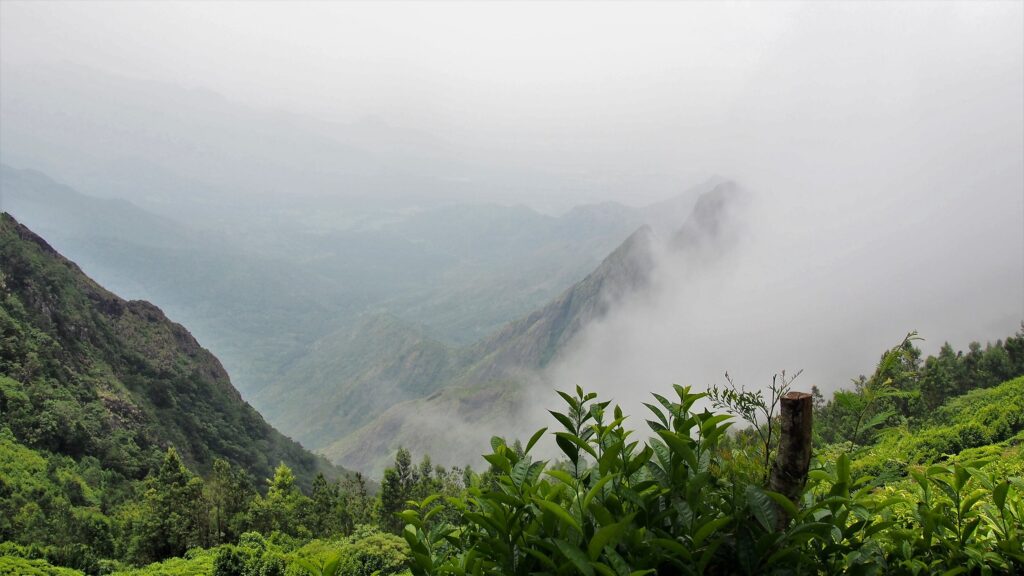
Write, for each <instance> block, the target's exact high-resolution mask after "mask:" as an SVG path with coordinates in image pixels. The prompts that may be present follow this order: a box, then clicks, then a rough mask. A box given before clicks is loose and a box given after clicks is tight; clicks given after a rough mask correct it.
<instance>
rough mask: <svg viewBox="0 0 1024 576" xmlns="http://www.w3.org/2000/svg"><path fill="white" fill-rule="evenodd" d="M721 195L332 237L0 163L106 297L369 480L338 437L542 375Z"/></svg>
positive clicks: (408, 222) (476, 216)
mask: <svg viewBox="0 0 1024 576" xmlns="http://www.w3.org/2000/svg"><path fill="white" fill-rule="evenodd" d="M722 184H723V181H721V180H712V181H709V182H707V183H705V184H703V185H701V186H698V187H696V188H693V189H691V190H688V191H686V192H684V193H682V194H680V195H678V196H677V197H676V198H674V199H672V200H670V201H667V202H664V203H660V204H657V205H652V206H648V207H642V208H631V207H627V206H623V205H620V204H615V203H606V204H599V205H587V206H579V207H577V208H575V209H573V210H570V211H569V212H567V213H566V214H564V215H562V216H560V217H552V216H545V215H542V214H539V213H537V212H535V211H533V210H530V209H528V208H525V207H504V206H498V205H486V204H478V205H460V204H453V205H447V206H439V207H437V208H432V209H427V210H420V211H414V212H412V213H410V214H406V215H403V216H401V217H396V218H391V219H386V220H376V221H375V222H373V223H372V224H370V223H368V222H369V221H363V224H359V225H353V226H350V227H349V228H346V229H336V228H331V227H328V228H316V227H313V228H303V227H302V226H303V223H304V221H303V222H291V223H289V222H288V221H287V219H286V218H284V219H283V220H282V222H279V223H278V224H277V225H275V226H273V227H269V228H266V229H263V228H260V227H259V225H253V228H251V229H248V230H238V229H231V230H227V229H226V230H223V231H219V230H211V229H202V228H197V227H195V226H193V225H191V224H190V223H183V222H179V221H178V220H177V219H174V218H169V217H167V216H160V215H156V214H154V213H152V212H150V211H148V210H145V209H142V208H140V207H138V206H136V205H134V204H132V203H129V202H126V201H122V200H112V199H101V198H95V197H91V196H88V195H84V194H81V193H79V192H77V191H75V190H74V189H72V188H70V187H68V186H65V185H62V184H59V183H57V182H55V181H53V180H52V179H50V178H48V177H47V176H45V175H44V174H42V173H39V172H37V171H32V170H22V169H16V168H13V167H10V166H0V194H2V202H3V208H4V209H5V210H8V211H9V212H11V213H12V214H14V215H15V216H16V217H18V218H19V219H21V220H22V221H24V222H26V223H27V224H29V225H30V226H32V228H33V229H35V230H38V231H40V232H41V233H43V234H44V235H45V236H46V237H47V238H48V240H50V241H51V242H52V243H53V244H54V246H56V247H57V248H58V249H59V250H61V251H62V252H64V253H66V254H68V255H69V256H70V257H72V258H73V259H74V260H75V261H77V262H79V263H80V265H81V266H82V267H83V268H84V269H85V270H87V271H88V272H89V273H90V274H91V275H93V276H95V277H96V278H98V279H100V280H101V281H102V282H103V283H104V284H106V285H108V286H110V287H111V288H113V289H114V290H115V291H117V292H120V293H123V294H126V295H128V296H129V297H132V298H145V299H148V300H152V301H154V302H158V303H160V305H161V307H163V308H165V309H167V310H168V311H169V313H170V314H172V315H173V316H174V317H176V318H179V319H181V320H182V321H183V322H184V323H186V325H188V326H189V327H190V329H191V330H192V331H193V333H195V334H197V336H198V337H199V339H200V341H202V342H203V343H204V344H205V345H207V346H209V347H210V348H211V349H212V350H214V351H215V352H216V353H217V355H218V357H220V358H222V359H223V361H224V362H225V366H226V367H227V368H228V371H229V372H230V373H231V374H232V377H233V380H234V381H235V382H237V383H238V386H239V388H240V390H242V392H243V394H244V395H245V397H246V398H247V399H248V400H249V401H251V402H252V403H253V405H254V406H255V407H256V408H257V409H258V410H259V411H260V412H261V413H263V414H264V415H265V416H266V417H267V418H268V419H269V420H270V421H271V422H273V423H275V425H277V426H279V427H281V429H282V430H284V431H285V432H286V433H287V434H289V435H292V436H294V437H296V438H297V439H299V440H300V441H302V442H303V443H304V444H306V445H308V446H311V447H315V448H317V449H323V450H325V451H326V452H327V453H329V454H331V455H332V456H335V457H337V458H339V459H341V460H344V461H355V462H364V461H365V462H370V461H371V460H372V461H373V462H374V464H373V466H374V467H379V466H378V464H379V461H380V455H379V454H375V455H373V456H368V457H367V458H368V459H366V460H362V459H354V460H350V458H351V456H350V454H351V453H352V451H351V450H348V449H343V448H341V446H342V445H343V444H344V443H345V442H346V441H347V438H349V437H350V435H352V434H354V433H356V432H357V431H358V430H360V429H362V428H365V427H367V426H372V425H373V422H374V421H375V419H377V418H378V417H381V416H382V415H383V414H384V413H385V412H387V411H388V410H391V409H392V408H393V407H395V406H396V405H398V404H400V403H402V402H406V401H409V400H417V399H424V398H427V397H429V396H431V395H434V394H436V393H439V392H441V391H442V388H443V389H444V390H445V391H446V392H445V394H451V392H450V391H449V390H455V389H456V388H458V387H453V386H452V384H453V383H458V384H459V386H462V387H465V386H468V385H470V383H471V382H477V383H478V384H479V383H480V382H491V381H496V379H498V378H499V377H500V378H511V376H510V374H511V373H512V372H515V371H517V370H522V369H530V370H535V369H537V368H538V367H543V366H544V365H545V364H546V363H547V362H548V361H549V360H550V359H551V357H552V356H553V355H554V354H555V353H556V352H557V350H558V349H560V347H561V346H562V345H564V344H565V342H567V341H568V339H569V338H571V336H572V335H573V334H575V333H576V331H578V330H579V328H580V327H581V326H582V325H584V324H585V323H586V322H587V321H588V320H589V319H590V318H593V317H596V316H599V315H600V314H602V313H603V311H604V309H605V307H606V306H607V305H608V304H607V302H606V300H605V299H606V298H607V297H608V296H609V295H614V294H618V293H620V292H626V291H628V290H630V289H632V288H631V286H632V284H631V283H633V282H642V281H643V280H642V278H643V277H644V273H643V268H644V267H645V266H647V265H648V264H645V263H644V262H645V259H648V258H649V257H648V256H644V254H645V253H646V252H648V251H649V248H650V246H649V244H650V243H651V239H652V237H653V236H655V235H656V233H655V230H657V231H658V232H659V234H657V235H658V236H660V237H665V236H672V235H673V234H676V235H679V234H683V233H682V232H678V231H675V232H674V231H673V230H674V229H675V228H676V227H678V223H679V222H682V221H684V220H686V215H687V214H689V213H691V211H692V210H693V209H694V206H695V203H696V202H697V198H698V197H702V195H703V197H706V198H713V197H716V196H720V192H721V189H722ZM716 190H717V191H718V193H717V194H711V195H710V196H708V194H709V193H710V192H714V191H716ZM706 198H705V199H704V200H703V201H702V202H701V203H700V206H698V208H699V209H700V210H704V211H708V210H710V209H709V208H708V207H707V206H708V205H709V202H710V201H709V200H707V199H706ZM711 211H712V212H713V210H711ZM701 225H702V226H703V225H706V224H701ZM261 232H264V233H263V234H261ZM702 233H703V231H702ZM631 234H632V235H631ZM680 242H682V243H683V244H686V243H687V240H685V239H683V240H680ZM617 245H621V246H620V247H619V248H618V249H616V246H617ZM610 253H611V254H612V256H610V257H608V258H605V255H608V254H610ZM627 255H628V257H627ZM602 259H604V260H603V261H602ZM595 267H596V268H597V270H596V271H594V272H592V273H590V274H589V275H588V270H595ZM566 286H572V288H571V289H569V290H568V291H566ZM599 295H600V296H599ZM531 310H534V312H530V311H531ZM516 318H519V320H516ZM481 378H482V380H481ZM487 388H488V389H489V390H490V391H489V392H488V393H489V394H493V393H494V389H493V387H491V386H487ZM445 397H447V396H445ZM375 442H383V444H382V446H390V448H387V449H388V450H392V449H393V448H394V446H393V445H394V442H393V441H392V440H391V439H389V438H381V439H377V440H375ZM382 449H383V448H382ZM368 454H369V452H368Z"/></svg>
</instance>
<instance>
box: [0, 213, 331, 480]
mask: <svg viewBox="0 0 1024 576" xmlns="http://www.w3.org/2000/svg"><path fill="white" fill-rule="evenodd" d="M0 412H2V413H3V416H4V425H5V426H6V427H9V428H10V430H11V431H12V432H13V433H14V434H15V436H16V437H17V439H18V440H19V441H20V442H23V443H25V444H27V445H29V446H31V447H33V448H36V449H42V450H49V451H52V452H56V453H60V454H66V455H68V456H72V457H74V458H81V457H84V456H89V457H93V458H96V459H97V460H99V461H100V463H101V464H102V465H103V466H104V467H108V468H112V469H114V470H117V471H118V472H120V473H122V474H124V475H125V476H127V477H129V478H141V477H142V475H144V474H145V473H146V471H147V470H149V469H151V468H152V467H153V466H154V465H156V464H158V463H159V462H160V461H161V460H162V457H163V454H162V452H163V451H164V450H165V449H166V448H168V447H170V446H174V447H175V448H176V449H177V450H178V452H179V454H181V456H182V458H183V459H184V460H185V461H186V463H187V464H188V465H189V466H190V467H191V468H192V469H193V470H197V471H199V472H203V473H207V472H209V470H210V469H211V466H212V464H213V460H214V459H215V458H223V459H226V460H228V461H229V462H231V463H233V464H235V465H237V466H240V467H242V468H244V469H245V470H246V471H247V472H249V473H250V474H252V475H253V476H254V477H256V478H266V477H269V476H272V475H273V470H274V468H275V467H276V466H277V465H278V463H280V462H282V461H283V462H285V463H287V464H288V465H289V466H290V467H291V468H292V469H293V470H294V472H295V474H296V476H297V478H298V479H299V482H300V483H301V484H302V485H303V486H306V487H307V488H308V487H309V486H310V485H311V483H312V480H313V477H314V476H315V475H316V473H317V472H321V471H322V472H325V473H326V474H327V475H328V476H337V475H339V474H340V473H341V472H342V471H341V470H339V469H336V468H335V467H333V466H332V465H330V464H329V463H328V462H327V461H326V460H324V459H323V458H319V457H316V456H314V455H313V454H311V453H309V452H307V451H306V450H304V449H303V448H302V447H301V446H299V445H298V444H297V443H295V442H293V441H291V440H289V439H288V438H286V437H285V436H283V435H282V434H280V433H279V432H277V430H275V429H274V428H273V427H272V426H270V425H269V424H267V423H266V421H264V420H263V418H262V417H261V416H260V415H259V414H258V413H257V412H256V411H255V410H254V409H253V408H252V407H251V406H249V405H248V404H247V403H246V402H244V401H243V400H242V398H241V395H240V394H239V393H238V391H237V390H236V389H235V388H234V387H233V386H232V385H231V381H230V379H229V378H228V374H227V372H225V370H224V368H223V367H222V366H221V364H220V362H219V361H218V360H217V358H215V357H214V356H213V355H212V354H211V353H210V352H209V351H207V350H206V349H204V348H202V347H201V346H200V345H199V343H198V342H196V340H195V338H193V337H192V335H191V334H189V332H188V331H187V330H186V329H185V328H184V327H182V326H181V325H179V324H176V323H174V322H172V321H170V320H168V319H167V317H166V316H164V314H163V312H162V311H161V310H160V309H159V308H157V307H156V306H154V305H153V304H150V303H149V302H145V301H140V300H132V301H126V300H123V299H121V298H119V297H118V296H116V295H114V294H112V293H111V292H108V291H107V290H105V289H104V288H102V287H101V286H100V285H98V284H97V283H96V282H94V281H93V280H92V279H90V278H89V277H88V276H86V275H85V274H84V273H83V272H82V271H81V269H80V268H79V267H78V266H76V265H75V264H74V263H72V262H71V261H69V260H67V259H65V258H64V257H62V256H61V255H60V254H59V253H58V252H57V251H56V250H54V249H53V248H52V247H51V246H50V245H49V244H48V243H47V242H46V241H44V240H43V239H42V238H40V237H39V236H37V235H36V234H35V233H33V232H32V231H31V230H29V229H28V228H27V227H25V226H24V225H22V224H20V223H19V222H17V221H16V220H15V219H14V218H13V217H11V216H10V215H9V214H7V213H6V212H5V213H3V214H2V215H0Z"/></svg>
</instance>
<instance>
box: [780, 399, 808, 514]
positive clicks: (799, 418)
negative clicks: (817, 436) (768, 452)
mask: <svg viewBox="0 0 1024 576" xmlns="http://www.w3.org/2000/svg"><path fill="white" fill-rule="evenodd" d="M812 400H813V397H812V396H811V395H810V394H807V393H804V392H789V393H788V394H786V395H785V396H783V397H782V406H781V411H780V416H779V418H780V420H781V425H782V430H781V434H780V437H779V451H778V453H777V454H776V457H775V463H774V464H773V465H772V472H771V479H770V482H769V487H770V488H771V490H772V491H773V492H778V493H780V494H783V495H784V496H786V498H789V499H790V500H791V501H792V502H793V503H794V504H797V503H798V500H799V498H800V494H801V492H803V489H804V485H805V484H806V483H807V470H808V468H809V467H810V465H811V424H812V418H813V411H814V409H813V404H812ZM776 513H777V517H778V522H777V524H776V528H777V529H779V530H784V529H785V528H786V525H787V524H789V516H788V515H787V514H786V512H785V510H783V509H782V507H779V506H777V507H776Z"/></svg>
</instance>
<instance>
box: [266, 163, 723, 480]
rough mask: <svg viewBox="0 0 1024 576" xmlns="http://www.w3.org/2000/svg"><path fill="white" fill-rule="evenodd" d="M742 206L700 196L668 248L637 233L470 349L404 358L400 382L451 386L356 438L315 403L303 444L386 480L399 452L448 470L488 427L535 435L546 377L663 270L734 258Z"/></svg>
mask: <svg viewBox="0 0 1024 576" xmlns="http://www.w3.org/2000/svg"><path fill="white" fill-rule="evenodd" d="M741 196H742V194H741V192H740V191H739V189H738V188H737V187H736V185H735V184H733V183H731V182H722V183H719V184H718V185H717V186H715V187H714V188H712V189H711V190H710V191H708V192H705V193H704V194H703V195H701V197H700V198H699V199H698V201H697V204H696V207H695V208H694V211H693V214H692V216H691V217H690V218H688V219H687V220H686V222H685V223H684V224H683V225H682V226H681V227H680V228H679V230H678V231H677V232H676V234H674V235H672V236H671V237H670V238H669V239H662V240H659V239H658V238H657V237H655V236H654V234H653V233H652V231H651V229H650V228H648V227H642V228H640V229H639V230H637V231H636V232H634V233H633V234H632V235H631V236H630V237H629V238H627V239H626V241H624V242H623V243H622V245H621V246H619V247H618V248H617V249H616V250H615V251H614V252H612V253H611V254H610V255H609V256H608V257H607V258H605V260H604V261H603V262H602V263H601V264H600V266H598V267H597V268H596V269H595V270H594V271H593V272H592V273H591V274H589V275H587V276H586V277H585V278H584V279H583V280H581V281H580V282H578V283H576V284H575V285H573V286H572V287H570V288H569V289H567V290H566V291H565V292H563V293H562V294H561V295H559V296H558V297H557V298H555V299H554V300H552V301H551V302H549V303H548V304H546V305H545V306H543V307H541V308H539V309H538V310H535V311H534V312H532V313H530V314H528V315H527V316H525V317H524V318H521V319H519V320H516V321H514V322H511V323H509V324H507V325H506V326H505V327H504V328H502V329H501V330H499V331H497V332H496V333H494V334H493V335H491V336H489V337H487V338H485V339H483V340H481V341H480V342H478V343H476V344H474V345H472V346H469V347H468V348H465V349H462V350H451V349H440V348H432V349H431V351H432V352H434V354H424V353H423V348H413V349H410V350H408V351H406V353H405V354H401V355H398V356H397V357H396V358H395V359H396V360H397V361H396V362H395V364H393V365H391V366H398V367H400V368H401V372H399V374H400V376H399V380H402V381H406V382H408V381H410V380H411V379H410V378H409V375H410V374H422V370H424V369H425V368H426V369H428V370H429V367H438V366H443V367H444V369H443V370H442V371H441V372H439V373H436V377H437V378H447V382H445V383H444V385H443V386H438V385H437V384H433V385H431V386H425V387H423V388H422V389H419V390H406V391H405V396H406V397H409V396H411V395H413V394H419V398H418V399H415V398H414V399H410V400H406V401H404V402H399V403H398V404H395V405H394V406H391V407H390V408H388V409H387V411H385V412H384V413H383V414H381V415H380V416H378V417H377V418H376V419H374V420H372V421H371V422H369V423H368V424H366V425H364V426H363V427H362V428H360V429H359V430H356V431H355V432H349V431H348V430H346V428H351V424H352V423H353V422H359V421H365V420H367V418H366V417H365V415H364V416H363V417H353V415H352V414H350V413H349V412H348V410H346V408H345V407H344V405H343V404H342V403H339V404H337V405H334V404H332V403H330V402H328V403H320V404H319V405H318V406H315V407H314V406H313V405H312V404H313V403H312V402H310V403H309V404H310V405H309V406H307V408H306V410H304V411H297V414H301V413H303V412H304V413H305V414H307V415H308V414H310V413H313V414H315V415H316V416H315V417H314V418H308V420H307V421H309V422H315V423H317V425H319V426H320V428H319V429H316V428H313V429H311V430H309V431H308V432H304V433H300V434H299V435H300V437H302V438H303V439H304V442H307V443H309V444H310V445H311V446H315V447H316V449H317V450H318V451H319V452H321V453H323V454H326V455H327V456H328V457H330V458H331V459H332V460H334V461H337V462H339V463H343V464H345V465H349V466H354V467H356V468H358V469H364V470H371V471H380V470H382V469H383V467H384V466H385V465H386V464H387V462H388V458H389V456H390V454H392V453H393V452H394V451H395V450H396V449H397V448H399V447H401V446H404V447H406V448H411V449H413V450H414V451H417V452H419V453H429V454H431V455H432V456H433V457H434V458H435V459H436V460H437V461H439V462H441V463H443V464H446V465H455V464H461V463H467V462H474V461H476V458H477V457H476V455H477V454H479V453H480V449H481V446H479V445H477V444H475V443H474V442H473V441H469V440H468V439H469V438H470V436H467V435H466V434H464V432H465V431H466V430H468V429H472V428H474V427H476V426H479V425H482V424H483V423H484V422H486V423H487V425H488V426H490V427H491V428H492V429H494V430H500V431H503V432H505V433H509V434H517V433H518V434H522V433H523V431H524V430H529V429H530V426H531V425H532V424H533V423H534V421H536V420H538V419H540V418H542V415H539V414H538V413H537V412H536V410H531V409H533V408H535V406H533V402H532V400H531V399H530V398H531V395H537V394H540V395H546V394H547V393H549V392H550V390H551V388H550V386H551V385H552V382H551V381H550V375H549V374H547V373H546V368H547V367H548V366H549V365H550V364H551V363H552V362H553V361H554V360H555V359H556V358H557V357H558V356H559V353H560V352H562V351H563V350H565V349H567V348H569V347H571V346H572V345H573V338H574V337H575V336H576V335H578V334H579V333H580V332H581V331H582V330H583V329H584V328H586V327H587V326H588V325H589V324H591V323H592V322H595V321H598V320H600V319H601V318H603V317H604V316H605V315H606V314H607V313H608V311H609V310H611V309H612V308H614V307H618V306H622V305H623V304H624V303H626V302H627V301H629V300H635V299H638V298H643V297H644V295H645V292H646V291H647V288H648V286H649V285H650V282H651V281H652V278H653V276H654V274H655V273H656V266H658V265H662V266H694V265H697V264H699V260H700V258H701V257H703V256H704V253H705V252H706V251H707V250H714V251H722V250H727V249H728V246H729V243H730V236H731V234H732V233H733V232H734V228H735V226H736V223H735V222H734V221H731V213H732V212H733V211H734V210H735V209H737V206H736V204H737V202H739V201H740V200H741V199H742V198H741ZM666 240H668V241H666ZM659 262H660V264H658V263H659ZM372 371H373V369H371V372H372ZM367 380H369V381H372V379H367ZM382 380H383V381H388V380H387V378H385V379H382ZM559 384H560V385H563V386H564V385H565V383H564V382H561V383H559ZM366 393H367V394H369V393H371V392H370V391H369V390H368V391H367V392H366ZM372 393H374V394H379V392H376V391H373V392H372ZM320 398H322V397H320ZM399 398H400V397H397V398H396V400H398V399H399ZM279 400H280V401H284V398H283V397H282V398H280V399H279ZM293 402H294V401H293ZM335 437H340V438H341V439H340V440H337V441H334V442H331V443H329V444H326V445H325V444H324V442H323V439H325V438H327V439H329V438H335ZM438 447H441V449H440V450H439V449H438Z"/></svg>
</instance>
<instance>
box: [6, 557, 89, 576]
mask: <svg viewBox="0 0 1024 576" xmlns="http://www.w3.org/2000/svg"><path fill="white" fill-rule="evenodd" d="M0 576H82V573H81V572H79V571H78V570H72V569H70V568H61V567H59V566H53V565H51V564H50V563H49V562H47V561H46V560H39V559H33V560H29V559H26V558H20V557H17V556H0Z"/></svg>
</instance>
